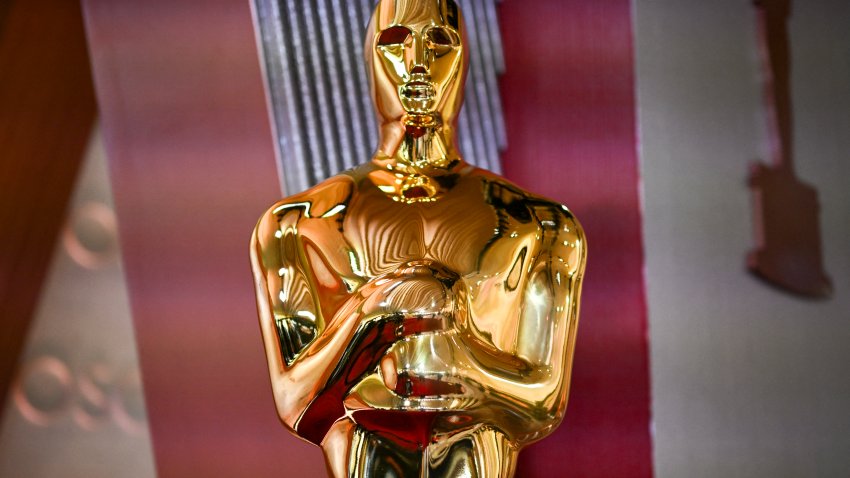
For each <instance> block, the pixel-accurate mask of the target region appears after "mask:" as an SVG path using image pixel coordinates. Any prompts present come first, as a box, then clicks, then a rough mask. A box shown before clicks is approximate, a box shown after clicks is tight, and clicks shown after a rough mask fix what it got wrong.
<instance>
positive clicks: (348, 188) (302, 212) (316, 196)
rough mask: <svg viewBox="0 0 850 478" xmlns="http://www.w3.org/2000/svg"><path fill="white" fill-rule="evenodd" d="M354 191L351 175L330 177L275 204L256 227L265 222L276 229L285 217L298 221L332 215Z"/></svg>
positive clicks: (349, 198)
mask: <svg viewBox="0 0 850 478" xmlns="http://www.w3.org/2000/svg"><path fill="white" fill-rule="evenodd" d="M355 191H356V187H355V182H354V179H353V178H352V177H351V176H349V175H347V174H339V175H337V176H333V177H331V178H329V179H326V180H324V181H322V182H321V183H319V184H317V185H315V186H313V187H312V188H310V189H308V190H306V191H304V192H301V193H298V194H295V195H293V196H289V197H286V198H283V199H281V200H280V201H278V202H276V203H274V204H273V205H272V206H271V207H270V208H269V209H268V210H267V211H266V212H265V213H264V214H263V216H262V217H261V218H260V223H259V225H258V229H260V228H261V226H263V225H264V223H272V224H275V225H276V226H275V228H277V226H278V225H279V224H280V223H281V221H284V220H285V219H288V220H289V221H295V222H298V221H300V220H302V219H313V218H321V217H325V216H328V215H333V214H334V212H337V211H339V210H341V209H344V208H345V206H346V205H347V204H348V203H349V202H350V201H351V197H352V195H353V194H355Z"/></svg>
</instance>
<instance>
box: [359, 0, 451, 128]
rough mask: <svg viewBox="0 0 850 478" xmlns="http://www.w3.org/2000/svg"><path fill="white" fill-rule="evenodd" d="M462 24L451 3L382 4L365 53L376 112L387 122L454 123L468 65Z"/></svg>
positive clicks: (407, 0)
mask: <svg viewBox="0 0 850 478" xmlns="http://www.w3.org/2000/svg"><path fill="white" fill-rule="evenodd" d="M462 23H463V22H462V20H461V16H460V11H459V10H458V8H457V6H456V5H455V3H454V1H453V0H382V1H381V2H380V3H379V4H378V7H377V8H376V10H375V14H374V16H373V18H372V22H371V23H370V25H369V28H368V30H367V38H366V47H365V51H366V58H367V61H368V62H369V63H370V66H371V76H372V78H371V79H372V94H373V98H374V100H375V107H376V109H377V111H378V114H379V116H380V117H381V118H382V119H383V120H384V122H395V121H401V120H407V121H408V122H412V123H427V122H431V121H442V122H444V123H450V122H453V121H454V119H455V118H456V116H457V112H458V111H459V109H460V104H461V102H462V99H463V84H464V78H465V73H466V71H465V70H466V63H467V60H466V51H465V48H464V45H463V26H462ZM370 52H371V53H370Z"/></svg>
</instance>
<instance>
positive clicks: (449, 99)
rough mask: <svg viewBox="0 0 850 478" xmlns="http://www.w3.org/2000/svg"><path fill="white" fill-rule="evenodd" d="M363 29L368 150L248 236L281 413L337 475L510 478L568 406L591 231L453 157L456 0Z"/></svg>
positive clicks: (459, 73) (457, 92) (398, 2)
mask: <svg viewBox="0 0 850 478" xmlns="http://www.w3.org/2000/svg"><path fill="white" fill-rule="evenodd" d="M367 31H368V33H367V38H366V50H365V51H366V60H367V62H368V63H369V66H370V69H369V71H370V74H371V81H372V95H373V99H374V103H375V107H376V110H377V113H378V117H379V125H380V132H381V138H380V143H379V145H378V149H377V152H376V153H375V156H374V158H372V161H371V162H369V163H367V164H364V165H362V166H360V167H358V168H356V169H354V170H351V171H347V172H345V173H342V174H340V175H338V176H335V177H333V178H331V179H328V180H327V181H325V182H323V183H321V184H319V185H318V186H316V187H314V188H312V189H310V190H309V191H307V192H304V193H301V194H298V195H296V196H293V197H290V198H287V199H284V200H282V201H280V202H278V203H277V204H275V205H274V206H273V207H272V208H271V209H270V210H269V211H268V212H267V213H266V214H265V215H264V216H263V217H262V218H261V219H260V222H259V224H258V225H257V229H256V231H255V233H254V237H253V242H252V247H251V259H252V264H253V271H254V275H255V280H256V288H257V301H258V307H259V313H260V323H261V327H262V332H263V337H264V341H265V348H266V354H267V357H268V362H269V370H270V373H271V380H272V386H273V391H274V397H275V401H276V404H277V411H278V414H279V416H280V418H281V420H282V421H283V423H284V424H285V425H286V426H287V427H288V428H290V429H291V430H292V431H293V432H294V433H296V434H297V435H299V436H300V437H302V438H304V439H306V440H309V441H310V442H312V443H315V444H317V445H320V446H321V447H322V448H323V450H324V452H325V457H326V459H327V465H328V470H329V473H331V475H332V476H334V477H346V476H348V477H389V476H394V477H405V478H409V477H429V476H430V477H457V478H460V477H482V478H490V477H510V476H513V473H514V468H515V465H516V459H517V455H518V453H519V450H520V448H521V447H523V446H524V445H526V444H528V443H531V442H533V441H536V440H539V439H540V438H543V437H544V436H546V435H547V434H549V433H551V432H552V430H553V429H554V428H555V427H556V426H557V425H558V424H559V422H560V421H561V418H562V417H563V415H564V410H565V408H566V405H567V394H568V389H569V376H570V369H571V365H572V355H573V348H574V340H575V334H576V326H577V322H578V308H579V293H580V286H581V278H582V274H583V272H584V263H585V251H586V244H585V241H584V235H583V232H582V229H581V226H579V224H578V222H577V221H576V220H575V218H574V217H573V216H572V214H571V213H570V212H569V211H568V210H567V208H566V207H564V206H561V205H559V204H556V203H554V202H551V201H549V200H546V199H543V198H540V197H538V196H534V195H532V194H529V193H527V192H525V191H523V190H521V189H520V188H518V187H517V186H515V185H513V184H511V183H509V182H507V181H506V180H504V179H502V178H500V177H498V176H496V175H494V174H492V173H489V172H487V171H484V170H481V169H477V168H475V167H472V166H470V165H468V164H466V163H465V162H464V161H463V159H462V158H461V157H460V155H459V154H458V150H457V146H456V141H455V120H456V117H457V114H458V110H459V109H460V106H461V102H462V92H463V86H464V76H465V74H466V64H467V49H466V47H465V42H464V32H463V20H462V16H461V13H460V11H459V10H458V8H457V6H456V5H455V3H454V2H453V1H452V0H383V1H381V2H380V3H379V4H378V6H377V8H376V11H375V14H374V16H373V18H372V21H371V23H370V25H369V27H368V30H367ZM340 94H346V92H340ZM543 174H545V173H543Z"/></svg>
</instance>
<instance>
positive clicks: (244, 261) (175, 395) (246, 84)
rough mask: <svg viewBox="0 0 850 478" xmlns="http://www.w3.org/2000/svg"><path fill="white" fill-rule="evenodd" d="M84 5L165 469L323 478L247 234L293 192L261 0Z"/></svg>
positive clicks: (178, 473) (94, 0) (171, 473)
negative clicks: (264, 318) (260, 292)
mask: <svg viewBox="0 0 850 478" xmlns="http://www.w3.org/2000/svg"><path fill="white" fill-rule="evenodd" d="M84 5H85V9H86V15H87V22H88V34H89V41H90V48H91V53H92V59H93V62H94V73H95V82H96V86H97V92H98V99H99V102H100V107H101V116H102V123H103V130H104V137H105V140H106V144H107V150H108V156H109V163H110V169H111V175H112V184H113V190H114V193H115V202H116V207H117V212H118V217H119V223H120V224H119V226H120V235H121V247H122V249H123V252H124V261H125V266H126V271H127V280H128V284H129V289H130V302H131V307H132V312H133V318H134V321H135V331H136V338H137V341H138V346H139V355H140V359H141V366H142V373H143V377H144V385H145V396H146V400H147V407H148V415H149V417H150V430H151V436H152V440H153V447H154V453H155V455H156V461H157V471H158V474H159V476H160V477H162V478H169V477H180V478H186V477H192V476H198V477H200V476H203V477H223V478H225V477H226V478H232V477H235V476H250V477H279V476H287V475H288V476H297V477H308V476H321V475H322V473H324V464H323V461H322V458H321V454H320V453H319V451H318V450H317V449H314V448H313V447H310V446H308V445H305V444H302V443H301V442H299V441H297V440H296V439H295V438H293V437H291V436H290V435H289V434H288V433H287V432H286V431H285V430H284V428H283V427H282V426H281V425H280V424H279V423H278V421H277V417H276V413H275V409H274V405H273V402H272V394H271V388H270V386H269V381H268V374H267V371H266V370H267V367H266V362H265V357H264V354H263V350H262V346H261V343H262V342H261V340H260V334H259V327H258V325H257V318H256V306H255V304H254V293H253V286H252V278H251V272H250V267H249V264H248V242H249V239H250V237H251V231H252V229H253V227H254V223H255V221H256V220H257V218H258V217H259V215H260V213H261V212H262V211H264V210H265V209H266V208H267V207H268V206H269V205H270V204H272V203H273V202H274V201H275V200H277V199H278V197H279V195H280V189H279V186H278V179H277V170H276V166H275V160H274V153H273V147H274V146H273V144H274V143H273V140H272V135H271V131H270V128H269V122H268V112H267V109H266V99H265V97H264V93H263V82H262V76H261V71H260V66H259V61H258V57H257V49H256V43H255V38H254V30H253V24H252V18H251V11H250V4H249V2H248V1H233V0H181V1H172V0H164V1H156V2H148V1H145V2H139V1H135V0H86V1H85V2H84Z"/></svg>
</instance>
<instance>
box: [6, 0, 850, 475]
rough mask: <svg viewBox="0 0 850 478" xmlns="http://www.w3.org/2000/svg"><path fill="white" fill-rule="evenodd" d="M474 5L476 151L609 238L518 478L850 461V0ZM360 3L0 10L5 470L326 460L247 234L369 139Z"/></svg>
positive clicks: (210, 471) (212, 2)
mask: <svg viewBox="0 0 850 478" xmlns="http://www.w3.org/2000/svg"><path fill="white" fill-rule="evenodd" d="M459 3H460V5H461V7H462V8H464V12H465V15H466V21H467V23H468V28H469V36H470V42H471V43H470V48H471V49H472V50H473V64H472V66H471V72H472V73H471V77H470V78H471V79H470V83H469V84H468V90H467V103H466V106H465V110H464V116H463V117H462V119H461V124H460V128H461V135H462V136H461V143H462V148H463V151H464V153H465V155H466V156H467V157H468V158H470V159H471V160H472V161H474V162H476V164H481V165H483V166H487V167H489V168H491V169H494V170H497V171H501V172H502V173H503V174H504V175H505V176H506V177H508V178H509V179H511V180H512V181H515V182H517V183H518V184H520V185H521V186H523V187H525V188H527V189H530V190H532V191H535V192H538V193H541V194H543V195H546V196H549V197H552V198H553V199H556V200H558V201H560V202H562V203H564V204H567V205H568V206H569V207H570V208H571V209H572V210H573V211H574V212H575V213H576V215H577V216H578V217H579V218H580V219H581V220H582V222H583V224H584V225H585V227H586V229H587V231H588V238H589V239H588V240H589V244H590V259H589V264H588V275H587V283H586V285H585V293H584V297H583V309H582V323H581V327H580V331H579V338H578V340H579V342H578V349H577V355H576V361H575V370H574V377H573V390H572V393H571V399H570V400H571V402H570V405H569V409H568V413H567V417H566V419H565V422H564V425H563V426H562V427H561V428H560V429H559V430H558V431H557V432H556V433H555V434H554V435H553V436H551V437H549V438H548V439H547V440H545V441H542V442H540V443H538V444H535V445H533V446H531V447H529V449H527V450H526V451H524V452H523V455H522V462H521V465H520V469H519V471H518V473H517V476H520V477H537V476H541V477H542V476H563V477H578V476H582V477H648V476H658V477H670V478H675V477H682V476H687V477H716V476H729V477H754V478H755V477H763V476H776V477H789V478H790V477H810V476H817V477H836V478H843V477H846V476H850V413H848V410H850V347H848V345H847V344H850V158H848V155H850V29H848V28H847V25H850V3H848V2H846V1H843V0H809V1H805V2H804V1H802V0H797V1H794V2H791V1H790V0H760V1H758V2H756V3H754V2H752V1H751V0H717V1H713V2H700V1H696V0H633V1H628V0H594V1H587V0H584V1H582V0H535V1H533V2H529V1H520V0H501V1H496V0H463V1H460V0H459ZM371 4H372V2H371V1H370V0H363V1H359V0H358V1H349V0H309V1H308V0H303V1H302V0H179V1H176V0H171V1H145V2H142V1H136V0H83V1H82V2H81V3H77V2H75V1H72V0H7V1H5V2H2V3H0V198H2V201H0V218H2V221H1V222H0V224H2V226H0V231H2V233H0V324H2V325H0V406H2V408H0V410H1V411H0V413H1V414H0V476H3V477H6V476H8V477H19V476H20V477H54V476H65V477H113V476H122V477H124V476H127V477H140V478H141V477H154V476H162V477H195V476H204V477H233V476H257V477H262V476H269V477H272V476H293V477H296V476H298V477H300V476H324V475H323V474H324V465H323V462H322V457H321V453H320V452H319V450H318V449H315V448H313V447H310V446H308V445H306V444H304V443H302V442H300V441H298V440H296V439H294V438H292V437H291V436H289V435H288V433H287V432H286V431H285V430H284V429H283V427H282V426H281V425H280V424H279V422H278V421H277V418H276V416H275V412H274V406H273V403H272V396H271V391H270V388H269V386H268V378H267V371H266V365H265V359H264V357H263V353H262V348H261V347H262V346H261V340H260V334H259V329H258V328H257V326H256V313H255V306H254V299H253V290H252V289H253V285H252V281H251V276H250V270H249V266H248V258H247V256H248V254H247V249H248V240H249V237H250V233H251V230H252V228H253V225H254V222H255V221H256V219H257V217H258V216H259V214H260V213H261V212H262V211H263V210H265V208H266V207H268V205H270V204H272V203H273V202H274V201H275V200H277V199H278V198H279V197H281V196H284V195H287V194H292V193H295V192H297V191H299V190H301V189H303V188H306V187H308V186H309V185H311V184H314V183H315V182H316V181H319V180H321V179H323V178H324V177H327V176H328V175H330V174H334V173H335V172H337V171H339V170H341V169H344V168H346V167H349V166H351V164H354V163H356V162H360V161H364V160H365V159H366V157H368V154H369V153H368V152H369V151H371V149H370V148H371V146H372V144H371V142H370V141H372V139H373V133H374V125H373V124H372V123H371V121H372V119H371V111H370V110H369V109H368V108H369V106H368V104H364V103H363V102H362V100H363V98H364V97H365V95H364V93H365V91H366V89H367V86H366V83H365V76H364V72H363V70H362V67H361V66H359V65H360V63H359V62H360V57H361V54H362V46H361V40H360V38H362V33H361V32H362V29H363V28H364V26H365V22H366V21H367V19H368V14H369V13H368V12H369V11H370V10H371V8H372V5H371ZM352 52H353V54H352ZM338 91H344V92H345V94H343V95H341V96H340V95H335V94H334V92H338ZM328 124H331V125H336V126H335V127H326V128H319V129H317V128H316V127H315V125H326V126H327V125H328ZM311 125H313V126H311ZM311 128H312V129H311ZM319 130H321V131H325V133H321V134H319V133H317V132H316V131H319ZM328 131H330V132H331V133H328ZM364 155H366V157H362V156H364ZM792 159H793V160H792ZM754 164H763V165H768V166H770V167H773V168H776V167H777V166H776V165H778V164H779V165H783V166H782V167H783V168H785V169H783V171H791V172H793V174H791V177H793V178H796V179H793V180H790V179H789V180H788V181H790V182H787V183H786V182H783V183H779V186H769V185H765V183H761V182H758V181H753V180H752V176H751V174H752V173H751V171H752V170H753V165H754ZM792 166H793V167H792ZM800 183H803V184H805V186H800V185H799V184H800ZM801 189H802V190H803V192H802V193H800V190H801ZM813 198H814V199H813ZM774 204H778V205H779V206H777V207H776V210H778V211H779V212H778V213H777V212H775V211H776V210H774V209H771V208H772V207H773V206H771V205H774ZM801 205H802V206H801ZM808 206H810V207H808ZM777 224H778V225H777ZM801 225H803V226H801ZM755 250H760V251H764V250H767V251H768V252H769V254H768V253H765V256H767V255H769V256H770V257H771V258H773V259H772V260H775V261H778V262H779V263H781V264H783V265H784V266H783V267H784V268H781V273H779V275H778V276H770V274H766V273H765V272H764V270H765V269H759V268H758V267H757V265H755V264H753V262H752V261H748V257H751V256H752V254H751V253H752V252H753V251H755ZM812 271H814V273H812ZM812 274H814V276H812ZM810 277H815V278H814V279H810ZM820 279H823V280H826V281H828V284H829V288H828V290H826V289H824V288H820V289H818V290H819V291H820V292H819V293H812V294H808V295H806V294H805V293H801V291H800V290H799V287H798V288H797V289H794V287H792V286H791V285H790V284H794V283H795V281H796V283H797V284H798V285H799V283H800V282H802V283H803V284H802V285H803V286H805V285H807V284H809V285H811V284H812V283H813V281H817V280H820ZM804 288H805V287H804Z"/></svg>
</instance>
